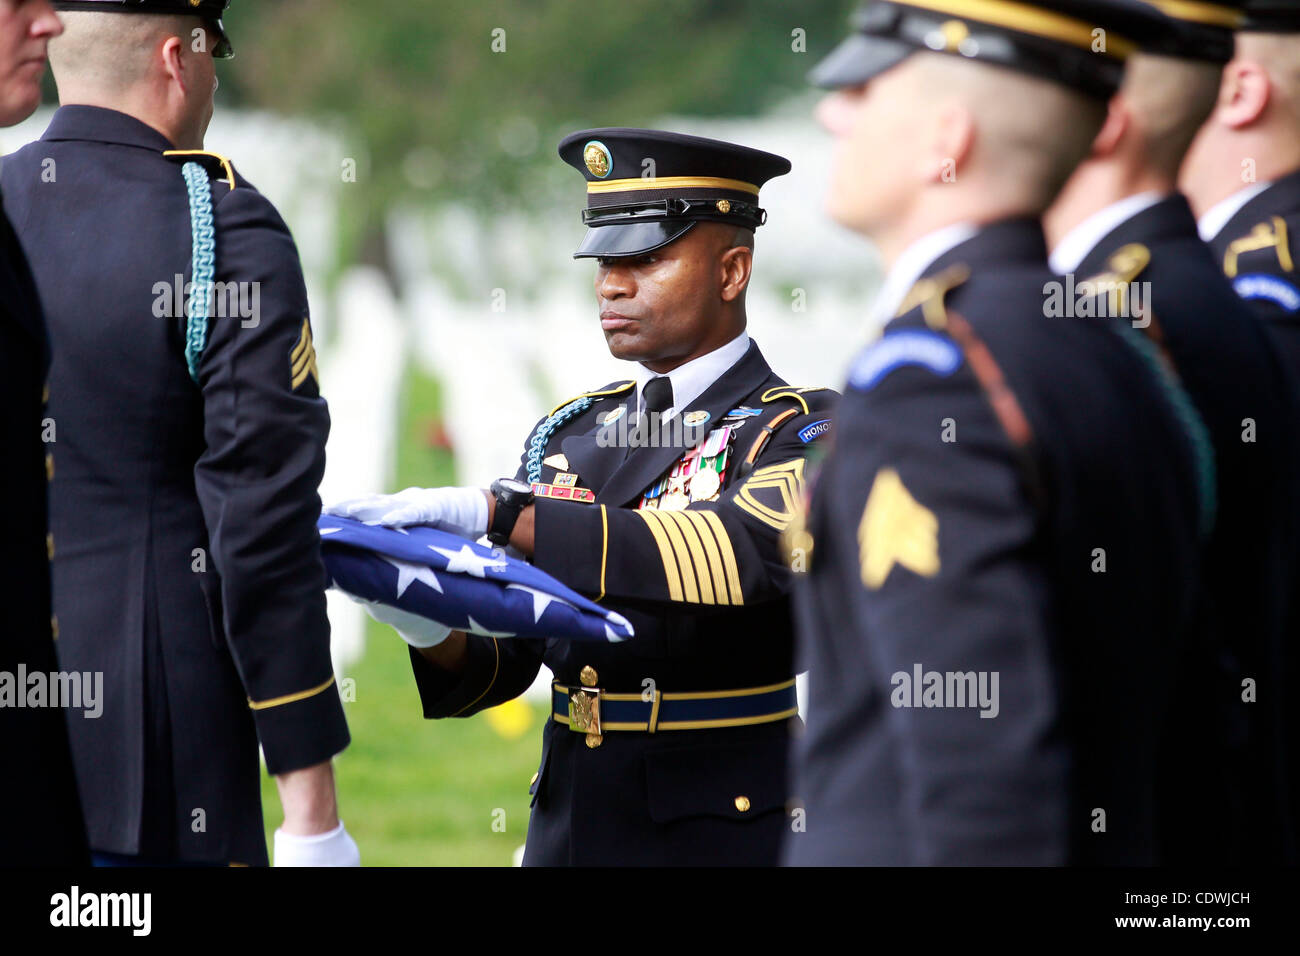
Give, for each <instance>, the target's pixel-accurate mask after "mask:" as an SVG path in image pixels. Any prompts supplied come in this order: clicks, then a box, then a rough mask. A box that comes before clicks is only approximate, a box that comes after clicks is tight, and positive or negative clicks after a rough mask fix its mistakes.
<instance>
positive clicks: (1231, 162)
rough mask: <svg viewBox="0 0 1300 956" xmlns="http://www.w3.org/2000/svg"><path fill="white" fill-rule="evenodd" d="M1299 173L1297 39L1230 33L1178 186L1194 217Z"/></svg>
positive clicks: (1299, 64) (1299, 46) (1299, 69)
mask: <svg viewBox="0 0 1300 956" xmlns="http://www.w3.org/2000/svg"><path fill="white" fill-rule="evenodd" d="M1297 167H1300V34H1294V33H1289V34H1280V33H1254V32H1245V33H1238V34H1237V36H1236V45H1235V53H1234V56H1233V58H1232V60H1231V61H1230V62H1229V63H1228V65H1227V66H1225V67H1224V68H1223V74H1222V78H1221V80H1220V84H1219V95H1218V100H1217V102H1216V103H1215V106H1214V109H1213V111H1212V112H1211V113H1210V117H1209V119H1208V120H1206V121H1205V123H1204V125H1202V127H1201V129H1200V131H1199V132H1198V133H1197V135H1196V138H1195V140H1194V141H1193V143H1192V146H1191V149H1190V150H1188V153H1187V158H1186V160H1185V161H1184V163H1183V167H1182V170H1181V173H1180V182H1179V185H1180V186H1181V187H1182V189H1183V191H1184V192H1185V193H1187V197H1188V199H1190V200H1191V202H1192V208H1193V210H1195V211H1196V213H1197V215H1201V214H1203V213H1204V212H1205V211H1206V210H1207V209H1209V208H1210V207H1211V206H1213V205H1215V204H1216V203H1218V202H1220V201H1221V200H1223V199H1226V198H1227V197H1228V196H1231V195H1232V194H1234V193H1236V192H1237V191H1238V190H1240V189H1242V188H1243V187H1246V186H1249V185H1251V184H1252V183H1256V182H1267V181H1269V180H1272V179H1276V178H1278V177H1280V176H1284V175H1286V174H1288V173H1290V172H1292V171H1293V170H1295V169H1296V168H1297Z"/></svg>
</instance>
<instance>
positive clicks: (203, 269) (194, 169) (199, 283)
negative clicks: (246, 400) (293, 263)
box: [181, 163, 217, 382]
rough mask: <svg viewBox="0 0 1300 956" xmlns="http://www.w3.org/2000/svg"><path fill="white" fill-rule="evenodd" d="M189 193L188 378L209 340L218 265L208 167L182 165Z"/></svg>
mask: <svg viewBox="0 0 1300 956" xmlns="http://www.w3.org/2000/svg"><path fill="white" fill-rule="evenodd" d="M181 172H182V173H184V175H185V185H186V187H187V188H188V189H189V193H190V233H191V246H192V249H193V252H192V256H193V264H194V269H193V273H194V275H193V283H192V284H191V286H190V297H189V299H188V301H187V302H186V303H185V364H186V365H187V366H188V367H189V370H190V378H192V379H194V381H195V382H198V380H199V359H200V358H201V357H202V356H203V348H204V346H206V345H207V342H208V306H209V304H210V303H211V301H212V280H213V277H214V276H215V274H216V269H217V234H216V229H215V228H214V226H213V223H212V189H211V186H210V185H209V181H208V171H207V170H206V169H204V168H203V167H202V166H201V165H200V164H199V163H186V164H185V165H184V166H183V167H181Z"/></svg>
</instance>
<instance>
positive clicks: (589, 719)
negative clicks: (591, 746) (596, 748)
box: [569, 688, 600, 734]
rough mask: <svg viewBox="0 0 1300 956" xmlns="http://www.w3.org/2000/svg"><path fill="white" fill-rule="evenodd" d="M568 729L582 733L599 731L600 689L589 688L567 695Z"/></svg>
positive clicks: (597, 732) (596, 732)
mask: <svg viewBox="0 0 1300 956" xmlns="http://www.w3.org/2000/svg"><path fill="white" fill-rule="evenodd" d="M569 729H570V730H572V731H575V732H577V733H583V734H599V733H600V691H598V690H594V689H590V688H589V689H586V690H580V691H577V692H576V693H573V694H570V695H569Z"/></svg>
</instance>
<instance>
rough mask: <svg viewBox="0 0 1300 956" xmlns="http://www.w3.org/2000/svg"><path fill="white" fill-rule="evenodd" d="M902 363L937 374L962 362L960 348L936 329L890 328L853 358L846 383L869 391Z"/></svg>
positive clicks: (947, 372)
mask: <svg viewBox="0 0 1300 956" xmlns="http://www.w3.org/2000/svg"><path fill="white" fill-rule="evenodd" d="M903 365H923V366H925V367H926V368H928V369H929V370H930V371H932V372H934V373H935V374H936V375H951V374H952V373H953V372H955V371H956V370H957V366H959V365H961V349H959V348H958V347H957V346H956V345H955V344H953V342H952V340H950V339H948V338H945V337H944V336H942V335H939V334H937V333H935V332H924V331H920V330H912V329H908V330H905V331H902V332H891V333H889V334H888V335H886V336H885V337H884V338H882V339H880V340H879V341H877V342H874V343H872V344H871V345H869V346H867V348H866V349H864V350H863V351H862V353H861V354H860V355H859V356H858V357H857V358H856V359H855V360H854V362H853V368H852V369H851V370H850V371H849V385H850V386H851V387H853V388H856V389H859V390H860V391H864V392H865V391H870V390H871V389H873V388H875V387H876V386H877V385H878V384H879V383H880V380H881V379H882V378H884V377H885V376H886V375H888V374H889V373H890V372H892V371H893V370H894V369H896V368H899V367H901V366H903Z"/></svg>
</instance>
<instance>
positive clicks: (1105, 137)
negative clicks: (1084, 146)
mask: <svg viewBox="0 0 1300 956" xmlns="http://www.w3.org/2000/svg"><path fill="white" fill-rule="evenodd" d="M1132 122H1133V114H1132V113H1131V112H1130V110H1129V105H1128V101H1127V100H1125V99H1124V94H1123V93H1116V94H1115V95H1114V96H1112V97H1111V98H1110V102H1109V103H1107V104H1106V119H1105V121H1104V122H1102V124H1101V129H1099V130H1098V131H1097V135H1096V136H1095V137H1093V140H1092V149H1091V152H1090V155H1092V156H1098V157H1100V156H1109V155H1110V154H1111V153H1113V152H1115V149H1116V147H1117V146H1119V141H1120V140H1121V139H1123V137H1124V134H1125V133H1126V132H1127V131H1128V128H1129V126H1130V125H1131V124H1132Z"/></svg>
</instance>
